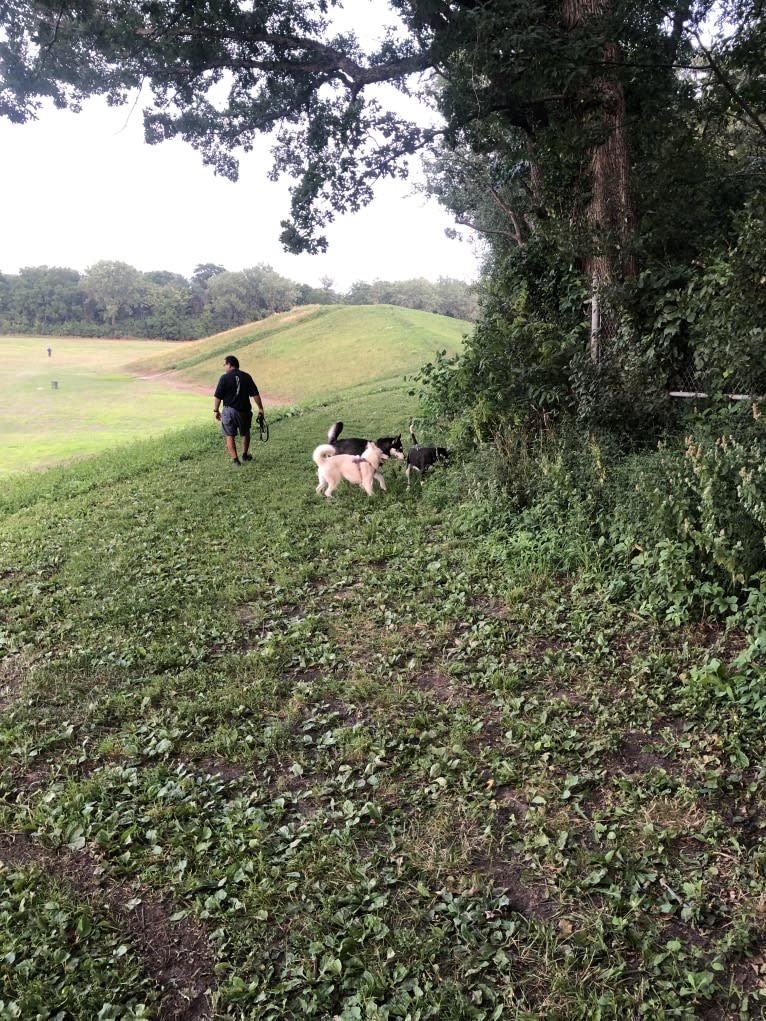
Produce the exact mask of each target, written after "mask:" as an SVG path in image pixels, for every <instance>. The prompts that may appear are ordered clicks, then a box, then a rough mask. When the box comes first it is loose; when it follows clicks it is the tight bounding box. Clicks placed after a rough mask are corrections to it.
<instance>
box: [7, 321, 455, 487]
mask: <svg viewBox="0 0 766 1021" xmlns="http://www.w3.org/2000/svg"><path fill="white" fill-rule="evenodd" d="M470 328H471V324H470V323H464V322H460V321H458V320H455V319H449V318H447V317H446V316H437V315H433V314H431V313H428V312H416V311H413V310H412V309H402V308H395V307H393V306H377V305H370V306H361V307H358V306H331V307H327V306H317V307H310V308H305V309H304V308H300V309H294V310H293V311H291V312H286V313H283V314H282V315H276V316H271V317H270V318H268V319H264V320H262V321H261V322H258V323H250V324H248V325H245V326H241V327H238V328H237V329H235V330H229V331H228V332H226V333H222V334H219V335H217V336H214V337H209V338H205V339H203V340H200V341H194V342H191V343H168V342H161V341H136V340H98V339H83V338H75V337H62V338H56V339H55V340H54V341H51V340H50V338H39V337H2V338H0V355H2V363H3V369H4V371H3V373H2V375H1V376H0V478H4V477H8V476H10V475H12V474H14V473H17V472H19V471H24V470H30V469H38V468H48V467H50V466H51V465H55V464H58V463H61V462H65V461H70V460H73V459H75V458H80V457H84V456H88V455H91V454H94V453H97V452H99V451H104V450H109V449H114V448H115V447H118V446H123V445H125V444H127V443H132V442H134V441H135V440H137V439H146V438H150V437H153V436H159V435H162V434H165V435H166V438H167V442H168V443H170V444H172V445H173V446H174V447H178V446H179V444H182V443H183V439H182V437H181V433H182V431H183V430H185V429H187V428H188V427H189V426H191V425H194V424H196V423H198V422H205V421H207V420H208V419H210V418H211V416H210V408H211V406H212V405H211V403H210V400H209V397H210V395H211V394H212V392H213V389H214V387H215V383H216V381H217V380H218V377H219V376H220V374H221V371H222V361H223V357H224V355H226V354H229V353H235V354H237V355H238V357H239V358H240V361H241V362H242V365H243V367H244V368H247V369H249V370H250V371H252V373H253V375H254V377H255V379H256V381H257V383H258V385H259V388H260V389H261V392H262V394H263V395H264V398H265V402H266V407H267V409H268V411H269V412H270V413H271V414H273V413H274V411H275V409H277V408H280V407H283V408H284V407H290V406H293V405H295V404H301V405H304V406H306V405H310V404H312V403H313V402H315V401H320V400H325V401H328V402H330V403H333V402H334V403H335V404H336V406H337V408H338V410H337V413H336V416H335V417H338V416H340V417H343V411H342V408H341V407H340V405H339V402H338V398H339V396H340V395H341V394H343V395H345V397H350V396H352V395H355V394H364V393H366V392H370V391H374V390H379V389H381V388H383V389H387V388H392V387H393V388H399V389H400V388H401V383H402V380H403V378H404V376H405V375H407V374H410V373H414V372H416V371H417V370H418V369H419V368H420V366H422V365H423V364H425V363H426V362H427V361H430V360H431V359H432V358H433V357H434V354H435V352H436V351H438V350H441V349H445V350H447V351H448V352H450V353H452V352H455V351H457V350H459V349H460V347H461V345H462V340H463V336H464V334H465V333H467V332H468V331H469V330H470ZM49 345H51V346H52V355H51V356H50V357H49V356H48V354H47V348H48V346H49ZM54 384H55V386H54ZM345 397H344V399H345ZM30 402H32V403H33V405H34V409H35V424H34V429H33V430H32V433H31V434H30V429H29V424H28V407H29V404H30ZM394 410H395V411H396V410H398V409H394ZM210 425H211V428H212V425H213V423H212V421H211V422H210ZM349 425H351V423H350V422H349Z"/></svg>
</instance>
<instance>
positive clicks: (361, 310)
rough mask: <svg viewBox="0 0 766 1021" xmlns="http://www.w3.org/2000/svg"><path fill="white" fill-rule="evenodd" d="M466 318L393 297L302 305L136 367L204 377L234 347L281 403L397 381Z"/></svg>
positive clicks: (457, 337) (455, 346)
mask: <svg viewBox="0 0 766 1021" xmlns="http://www.w3.org/2000/svg"><path fill="white" fill-rule="evenodd" d="M470 329H471V324H470V323H466V322H462V321H461V320H458V319H450V318H448V317H447V316H439V315H433V314H432V313H430V312H418V311H415V310H413V309H406V308H398V307H395V306H393V305H362V306H355V305H330V306H307V307H306V308H298V309H293V310H292V311H291V312H285V313H283V314H281V315H275V316H270V317H269V318H268V319H264V320H262V321H261V322H258V323H250V324H248V325H247V326H241V327H238V328H237V329H235V330H229V331H228V332H227V333H221V334H218V335H216V336H215V337H208V338H205V339H204V340H200V341H196V342H194V343H192V344H185V345H184V346H183V347H182V348H177V349H176V350H174V351H170V352H167V353H165V354H164V355H162V356H158V357H155V358H152V359H142V360H141V361H140V362H139V363H137V364H136V366H135V368H138V369H140V370H141V371H160V372H168V373H170V377H169V378H171V379H172V378H181V379H183V380H187V381H191V382H193V383H197V384H200V385H202V384H205V383H208V382H209V381H210V379H215V378H217V375H218V374H220V370H221V363H222V361H223V358H224V356H225V355H226V354H229V353H236V354H237V357H238V358H239V360H240V363H241V365H242V367H243V368H247V369H248V371H250V372H252V374H253V375H254V376H255V379H256V382H257V383H258V385H259V387H261V388H262V389H263V390H264V392H266V393H268V394H271V395H272V403H274V404H279V405H282V406H289V405H291V404H295V403H298V402H300V403H307V402H311V401H316V400H319V399H327V398H329V397H331V396H335V395H340V394H343V395H344V397H345V396H347V395H348V394H349V393H350V392H354V391H358V392H361V393H366V392H368V391H369V390H371V389H376V388H379V387H380V386H390V385H392V384H398V383H400V382H401V380H402V377H403V376H404V375H405V374H407V373H413V372H416V371H417V370H418V369H419V368H420V367H421V366H422V365H423V364H424V363H425V362H427V361H429V360H430V359H432V358H433V356H434V354H435V352H436V351H438V350H441V349H444V350H446V351H447V352H448V353H449V354H453V353H455V352H456V351H459V350H460V348H461V347H462V342H463V337H464V336H465V334H466V333H467V332H468V331H469V330H470Z"/></svg>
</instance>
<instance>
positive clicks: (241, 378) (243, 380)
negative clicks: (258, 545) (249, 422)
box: [213, 369, 258, 411]
mask: <svg viewBox="0 0 766 1021" xmlns="http://www.w3.org/2000/svg"><path fill="white" fill-rule="evenodd" d="M213 396H215V397H217V398H218V399H219V400H221V401H223V406H224V407H225V408H234V409H235V410H236V411H250V398H251V397H257V396H258V387H257V386H256V385H255V380H254V379H253V377H252V376H251V375H250V373H249V372H243V371H242V369H232V370H231V372H224V374H223V375H222V376H221V378H220V379H219V380H218V386H217V387H216V388H215V394H214V395H213Z"/></svg>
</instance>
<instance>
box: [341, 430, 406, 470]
mask: <svg viewBox="0 0 766 1021" xmlns="http://www.w3.org/2000/svg"><path fill="white" fill-rule="evenodd" d="M342 429H343V423H342V422H333V424H332V425H331V426H330V430H329V432H328V433H327V442H328V443H329V444H330V446H331V447H335V453H336V454H354V455H356V457H361V455H362V454H363V453H364V451H365V449H366V447H367V444H368V443H374V444H375V446H376V447H378V448H379V449H380V450H382V451H383V453H384V454H385V455H386V457H398V458H399V460H400V461H403V460H404V447H403V446H402V434H401V433H399V435H398V436H381V437H379V438H378V439H377V440H362V439H360V438H359V437H357V436H354V437H349V438H348V439H343V440H339V439H338V437H339V436H340V434H341V430H342Z"/></svg>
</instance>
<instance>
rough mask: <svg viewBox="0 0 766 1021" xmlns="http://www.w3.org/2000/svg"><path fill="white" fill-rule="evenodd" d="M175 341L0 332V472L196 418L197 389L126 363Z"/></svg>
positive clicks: (52, 461) (70, 456)
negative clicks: (3, 334)
mask: <svg viewBox="0 0 766 1021" xmlns="http://www.w3.org/2000/svg"><path fill="white" fill-rule="evenodd" d="M48 345H50V346H51V348H52V350H53V354H52V356H51V357H50V358H49V357H48V354H47V348H48ZM175 346H177V345H174V344H170V343H167V342H159V341H151V340H145V341H142V340H134V341H130V340H92V339H82V338H72V337H61V338H59V337H56V338H53V339H51V338H50V337H0V360H2V364H3V373H2V377H0V448H1V449H2V454H0V478H6V477H8V476H10V475H12V474H14V473H16V472H19V471H28V470H30V469H40V468H47V467H50V466H51V465H56V464H60V463H61V462H62V461H68V460H74V459H76V458H80V457H84V456H88V455H92V454H96V453H100V452H101V451H104V450H109V449H112V448H114V447H118V446H122V445H124V444H126V443H132V442H133V441H134V440H135V439H136V438H138V437H152V436H160V435H162V434H163V433H166V432H168V431H169V430H172V429H183V428H185V427H186V426H188V425H191V424H192V423H197V422H199V421H200V418H201V415H202V413H203V411H204V410H205V408H206V407H207V405H206V404H205V402H204V400H203V398H202V396H201V395H200V394H198V393H192V392H184V391H182V390H180V389H173V388H171V387H168V386H167V385H166V384H164V383H162V382H160V381H158V380H151V379H141V378H140V377H139V376H137V375H135V374H134V373H132V372H130V371H129V370H128V369H127V368H126V366H127V364H128V363H129V362H132V361H135V360H136V359H137V358H138V357H139V355H143V356H146V355H147V354H156V353H159V352H164V351H167V350H168V348H173V347H175ZM54 382H55V383H56V384H57V387H56V388H54V387H53V383H54ZM211 391H212V387H211Z"/></svg>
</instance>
